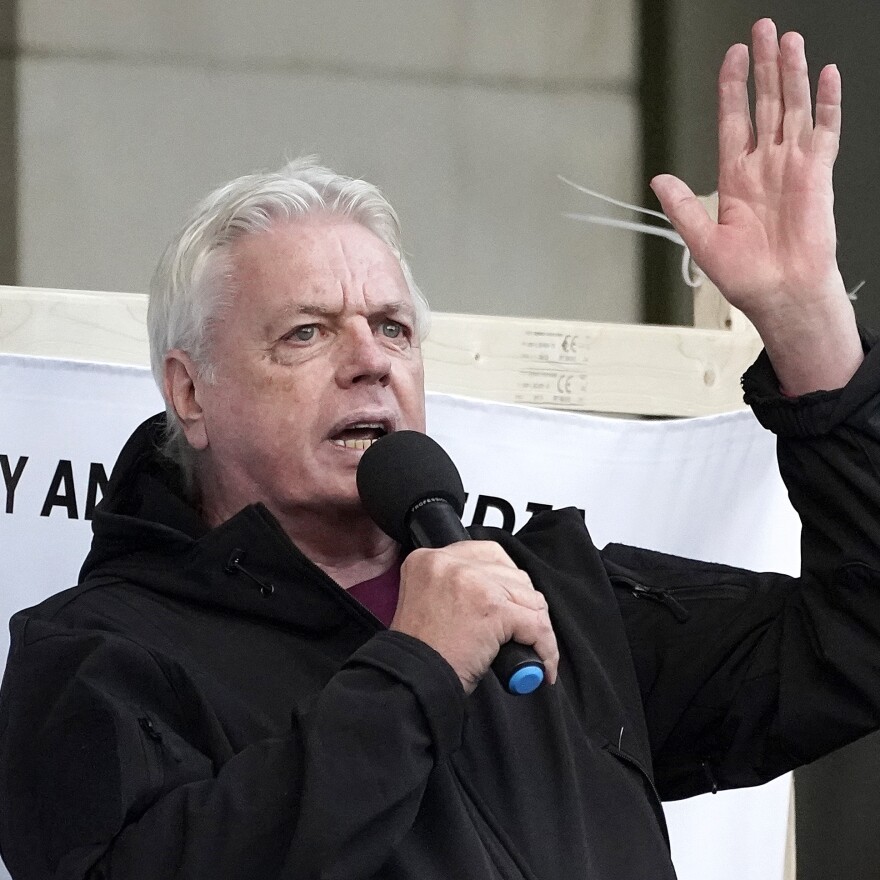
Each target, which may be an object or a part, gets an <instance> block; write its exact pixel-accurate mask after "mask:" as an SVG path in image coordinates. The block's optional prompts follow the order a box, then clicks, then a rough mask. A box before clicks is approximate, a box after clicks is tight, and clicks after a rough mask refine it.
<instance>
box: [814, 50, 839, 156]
mask: <svg viewBox="0 0 880 880" xmlns="http://www.w3.org/2000/svg"><path fill="white" fill-rule="evenodd" d="M841 95H842V88H841V82H840V71H839V70H838V69H837V65H836V64H829V65H828V66H827V67H824V68H823V69H822V72H821V73H820V74H819V85H818V86H817V88H816V127H815V129H814V130H813V150H814V152H815V153H816V155H817V156H818V157H819V158H820V159H821V160H822V161H823V162H825V163H826V164H828V165H833V164H834V160H835V159H836V158H837V151H838V149H839V148H840V123H841V111H840V101H841Z"/></svg>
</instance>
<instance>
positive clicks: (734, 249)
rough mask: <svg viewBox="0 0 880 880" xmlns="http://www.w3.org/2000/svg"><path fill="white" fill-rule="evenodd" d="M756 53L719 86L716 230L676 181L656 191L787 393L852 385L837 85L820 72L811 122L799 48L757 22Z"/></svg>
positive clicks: (725, 69)
mask: <svg viewBox="0 0 880 880" xmlns="http://www.w3.org/2000/svg"><path fill="white" fill-rule="evenodd" d="M752 45H753V51H754V76H755V96H756V103H755V125H754V127H753V125H752V116H751V109H750V107H749V98H748V90H747V83H748V74H749V52H748V48H747V47H746V46H745V45H742V44H738V45H735V46H731V48H730V49H729V50H728V52H727V55H726V56H725V59H724V63H723V64H722V66H721V72H720V75H719V78H718V141H719V168H718V201H719V205H718V222H717V223H716V222H714V221H713V220H711V219H710V218H709V216H708V215H707V214H706V211H705V210H704V209H703V207H702V205H701V204H700V203H699V201H698V200H697V199H696V197H695V196H694V194H693V193H692V192H691V190H690V189H689V188H688V187H687V186H686V184H684V183H683V182H682V181H680V180H679V179H678V178H675V177H672V176H671V175H660V176H659V177H656V178H654V180H653V181H652V182H651V185H652V187H653V189H654V191H655V193H656V194H657V197H658V198H659V199H660V202H661V204H662V206H663V210H664V211H665V213H666V215H667V216H668V217H669V219H670V220H671V221H672V223H673V225H674V226H675V228H676V229H677V231H678V232H679V234H680V235H681V236H682V238H683V239H684V240H685V243H686V244H687V245H688V247H689V248H690V251H691V254H692V256H693V258H694V260H695V262H696V263H697V265H698V266H699V267H700V268H701V269H702V270H703V271H704V272H705V273H706V274H707V275H708V276H709V278H711V279H712V281H713V282H714V283H715V284H716V285H717V286H718V288H719V289H720V290H721V292H722V293H723V294H724V296H725V297H726V298H727V300H728V301H729V302H730V303H731V304H732V305H734V306H736V307H737V308H739V309H741V310H742V311H743V312H745V314H746V315H747V316H748V317H749V318H750V320H751V321H752V323H753V324H754V325H755V326H756V327H757V329H758V331H759V332H760V333H761V336H762V338H763V340H764V344H765V345H766V347H767V352H768V354H769V355H770V358H771V360H772V362H773V364H774V367H775V368H776V372H777V374H778V376H779V379H780V381H781V383H782V385H783V388H784V390H785V391H786V392H788V393H789V394H802V393H806V392H808V391H813V390H816V389H818V388H836V387H839V386H841V385H843V384H845V383H846V381H847V380H848V379H849V378H850V377H851V376H852V374H853V372H855V369H856V368H857V367H858V364H859V363H860V362H861V359H862V348H861V344H860V342H859V338H858V333H857V330H856V326H855V319H854V316H853V312H852V307H851V305H850V303H849V300H848V298H847V296H846V291H845V288H844V284H843V280H842V278H841V275H840V271H839V269H838V266H837V259H836V236H835V225H834V191H833V186H832V170H833V167H834V161H835V159H836V158H837V151H838V145H839V141H840V123H841V110H840V104H841V82H840V74H839V72H838V70H837V68H836V67H835V66H834V65H829V66H827V67H825V68H824V69H823V70H822V72H821V74H820V76H819V83H818V88H817V91H816V113H815V121H814V119H813V110H812V101H811V94H810V82H809V75H808V69H807V61H806V56H805V53H804V41H803V38H802V37H801V36H800V34H796V33H787V34H785V35H784V36H783V37H782V39H781V40H778V39H777V34H776V27H775V25H774V24H773V22H772V21H770V20H769V19H762V20H761V21H759V22H757V23H756V24H755V25H754V27H753V28H752Z"/></svg>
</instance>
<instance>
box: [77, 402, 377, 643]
mask: <svg viewBox="0 0 880 880" xmlns="http://www.w3.org/2000/svg"><path fill="white" fill-rule="evenodd" d="M166 424H167V423H166V418H165V415H164V413H163V414H159V415H156V416H153V417H151V418H149V419H147V420H146V421H145V422H143V423H142V424H141V425H140V426H139V427H138V428H137V429H136V430H135V432H134V433H133V434H132V436H131V437H130V438H129V440H128V442H127V443H126V444H125V446H124V447H123V449H122V452H121V453H120V455H119V458H118V460H117V462H116V464H115V465H114V467H113V471H112V473H111V475H110V479H109V481H108V484H107V489H106V491H105V493H104V496H103V498H102V499H101V501H100V503H99V504H98V506H97V508H96V509H95V514H94V517H93V520H92V531H93V537H92V546H91V550H90V551H89V554H88V556H87V557H86V559H85V562H84V563H83V566H82V569H81V571H80V577H79V581H80V584H83V583H85V582H86V581H93V580H94V579H95V578H97V577H101V578H111V579H119V580H120V581H125V582H127V583H130V584H134V585H135V586H138V587H142V588H145V589H148V590H151V591H153V592H158V593H163V594H166V595H169V596H173V597H175V598H177V599H187V600H192V601H197V602H199V603H200V604H204V605H211V606H215V607H220V608H223V609H226V610H229V611H234V612H236V613H247V614H257V615H259V616H263V617H269V618H271V619H274V620H276V621H283V622H284V623H286V624H288V625H294V626H295V627H296V628H297V629H307V630H310V631H314V630H326V629H328V628H331V629H333V628H336V627H337V626H338V625H340V623H341V622H342V621H343V620H345V619H348V620H349V621H350V620H351V612H352V607H354V608H355V610H356V611H357V612H358V613H359V614H362V615H366V616H367V618H368V619H372V618H371V616H370V615H369V612H367V611H366V610H364V609H361V607H360V606H359V605H358V603H357V602H356V601H355V600H354V599H352V598H351V597H350V596H348V595H347V594H346V592H345V591H344V590H343V589H342V588H341V587H339V585H338V584H336V582H335V581H333V580H332V579H331V578H330V577H328V576H327V575H326V574H325V573H324V572H323V571H321V569H319V568H318V567H317V566H316V565H314V563H312V562H311V561H310V560H309V559H307V558H306V557H305V556H304V555H303V554H302V553H301V552H300V551H299V550H298V549H297V548H296V546H295V545H294V544H293V543H292V542H291V540H290V538H289V537H288V536H287V534H286V533H285V532H284V530H283V529H282V528H281V526H280V525H279V523H278V521H277V520H276V519H275V517H273V516H272V514H271V513H270V512H269V511H268V510H267V509H266V508H265V507H264V506H263V505H262V504H252V505H249V506H247V507H245V508H243V509H242V510H241V511H239V513H237V514H236V515H235V516H233V517H232V518H231V519H229V520H227V521H226V522H224V523H222V524H221V525H219V526H217V527H215V528H210V527H209V526H208V525H207V524H206V523H205V522H204V521H203V519H202V518H201V515H200V514H199V512H198V510H197V509H196V507H195V506H194V505H193V503H192V502H191V501H190V499H189V498H187V494H186V490H185V482H184V479H183V475H182V473H181V471H180V468H179V467H178V466H177V465H176V464H175V463H173V462H172V461H170V460H169V459H168V458H167V457H166V456H165V455H164V454H163V453H162V452H161V451H160V445H161V442H162V439H163V436H164V433H165V430H166ZM316 587H317V589H316ZM328 597H329V598H331V599H332V601H330V602H328V601H327V600H328ZM343 611H344V613H343V614H342V616H341V617H340V613H341V612H343Z"/></svg>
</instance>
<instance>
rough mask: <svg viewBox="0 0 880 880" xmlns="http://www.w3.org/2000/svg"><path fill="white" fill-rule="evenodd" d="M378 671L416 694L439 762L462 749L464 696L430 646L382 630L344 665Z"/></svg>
mask: <svg viewBox="0 0 880 880" xmlns="http://www.w3.org/2000/svg"><path fill="white" fill-rule="evenodd" d="M353 664H362V665H368V666H372V667H374V668H376V669H380V670H382V671H383V672H385V673H386V674H387V675H389V676H391V677H392V678H395V679H397V680H398V681H400V682H401V683H402V684H404V685H406V686H407V687H408V688H409V689H410V690H411V691H412V692H413V694H414V695H415V698H416V700H417V701H418V703H419V705H420V707H421V709H422V713H423V714H424V716H425V719H426V721H427V724H428V728H429V730H430V733H431V739H432V741H433V742H434V746H435V749H436V753H437V758H438V759H442V758H445V757H446V756H447V755H449V754H451V753H452V752H454V751H456V750H457V749H458V748H459V747H460V746H461V739H462V731H463V728H464V717H465V693H464V688H463V687H462V686H461V682H460V681H459V678H458V676H457V675H456V673H455V670H454V669H453V668H452V667H451V666H450V665H449V664H448V663H447V662H446V660H445V659H444V658H443V657H442V656H441V655H440V654H438V653H437V652H436V651H435V650H434V649H433V648H432V647H430V646H429V645H427V644H425V642H423V641H421V640H420V639H416V638H413V637H412V636H410V635H407V634H406V633H402V632H398V631H396V630H383V631H382V632H379V633H376V635H375V636H373V638H371V639H370V640H369V641H368V642H366V643H365V644H364V645H362V646H361V647H360V648H359V649H358V650H357V651H355V653H354V654H352V655H351V657H349V659H348V661H347V662H346V664H345V665H346V666H351V665H353Z"/></svg>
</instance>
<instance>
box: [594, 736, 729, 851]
mask: <svg viewBox="0 0 880 880" xmlns="http://www.w3.org/2000/svg"><path fill="white" fill-rule="evenodd" d="M605 748H606V750H607V751H609V752H611V754H612V755H614V757H616V758H617V759H618V760H619V761H622V762H623V763H624V764H629V766H630V767H632V768H634V769H635V770H638V772H639V775H640V776H641V777H642V778H643V779H644V780H645V781H646V782H647V783H648V785H649V786H650V787H651V791H652V792H653V794H654V807H655V809H654V812H655V814H656V815H657V822H658V824H659V825H660V831H661V832H662V833H663V839H664V840H665V841H666V846H670V842H669V829H668V828H667V826H666V816H665V815H664V813H663V799H662V798H661V797H660V792H659V791H657V786H656V785H654V780H653V779H652V778H651V774H650V773H648V772H647V771H646V770H645V768H644V767H643V766H642V765H641V763H640V762H639V761H637V760H636V759H635V758H634V757H632V755H629V754H627V753H626V752H624V751H623V750H622V749H619V748H617V746H616V745H614V743H611V742H610V743H608V745H606V746H605ZM716 790H717V788H716Z"/></svg>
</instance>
